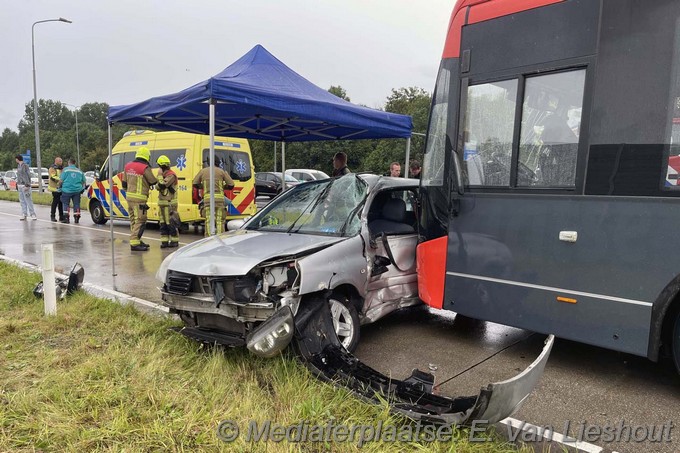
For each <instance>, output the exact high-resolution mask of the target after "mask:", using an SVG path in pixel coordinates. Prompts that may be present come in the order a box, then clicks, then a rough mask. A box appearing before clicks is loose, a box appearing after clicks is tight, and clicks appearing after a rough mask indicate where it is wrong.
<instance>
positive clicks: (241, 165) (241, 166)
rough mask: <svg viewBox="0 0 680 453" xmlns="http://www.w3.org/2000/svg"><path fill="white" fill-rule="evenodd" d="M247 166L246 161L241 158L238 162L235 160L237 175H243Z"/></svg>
mask: <svg viewBox="0 0 680 453" xmlns="http://www.w3.org/2000/svg"><path fill="white" fill-rule="evenodd" d="M247 170H248V168H247V167H246V163H245V162H244V161H243V159H239V160H238V162H236V173H238V174H239V175H244V174H245V173H246V171H247Z"/></svg>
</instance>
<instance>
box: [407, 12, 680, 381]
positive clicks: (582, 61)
mask: <svg viewBox="0 0 680 453" xmlns="http://www.w3.org/2000/svg"><path fill="white" fill-rule="evenodd" d="M678 118H680V2H679V1H677V0H460V1H458V3H457V4H456V6H455V8H454V10H453V14H452V16H451V20H450V24H449V29H448V34H447V37H446V43H445V45H444V52H443V57H442V61H441V65H440V69H439V73H438V77H437V82H436V87H435V92H434V95H433V103H432V107H431V115H430V124H429V127H428V134H427V135H428V136H427V144H426V152H425V158H424V164H423V170H422V171H423V173H422V182H421V194H422V195H421V197H422V199H421V205H422V209H421V233H422V237H423V239H422V241H421V243H420V244H419V245H418V278H419V290H420V297H421V298H422V299H423V300H424V301H425V302H426V303H427V304H429V305H430V306H432V307H436V308H444V309H448V310H452V311H454V312H456V313H459V314H462V315H464V316H469V317H472V318H477V319H482V320H488V321H493V322H498V323H502V324H506V325H511V326H516V327H521V328H525V329H529V330H532V331H537V332H542V333H554V334H555V335H556V336H558V337H562V338H566V339H570V340H576V341H580V342H584V343H588V344H592V345H597V346H601V347H605V348H609V349H614V350H618V351H624V352H627V353H631V354H636V355H640V356H646V357H648V358H649V359H651V360H654V361H656V360H658V359H659V358H660V357H661V356H662V355H669V356H670V357H672V358H673V359H674V361H675V364H676V365H677V367H678V369H679V370H680V254H678V253H675V250H674V246H675V244H677V233H678V231H680V187H679V186H678V184H677V173H678V171H680V157H678V156H679V155H680V144H679V142H680V124H679V122H678Z"/></svg>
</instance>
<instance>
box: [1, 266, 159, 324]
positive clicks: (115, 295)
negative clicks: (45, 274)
mask: <svg viewBox="0 0 680 453" xmlns="http://www.w3.org/2000/svg"><path fill="white" fill-rule="evenodd" d="M0 260H1V261H5V262H7V263H11V264H14V265H15V266H18V267H21V268H24V269H27V270H30V271H34V272H39V273H42V268H41V267H40V266H37V265H35V264H31V263H26V262H24V261H19V260H17V259H14V258H9V257H7V256H5V255H0ZM85 271H86V272H87V269H86V270H85ZM54 275H55V276H56V277H57V278H65V277H67V276H66V275H64V274H60V273H58V272H55V273H54ZM82 289H83V291H85V292H86V293H88V294H91V295H93V296H95V297H99V298H101V299H107V300H111V301H113V302H117V303H119V304H121V305H128V304H133V305H135V306H136V307H137V308H140V309H142V310H145V311H152V312H160V313H162V314H166V315H167V314H169V313H170V311H169V309H168V307H164V306H162V305H159V304H157V303H155V302H151V301H148V300H145V299H141V298H139V297H135V296H130V295H129V294H125V293H121V292H119V291H114V290H112V289H108V288H104V287H103V286H98V285H94V284H92V283H85V282H83V287H82ZM160 313H158V314H160Z"/></svg>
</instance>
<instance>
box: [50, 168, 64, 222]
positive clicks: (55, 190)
mask: <svg viewBox="0 0 680 453" xmlns="http://www.w3.org/2000/svg"><path fill="white" fill-rule="evenodd" d="M63 163H64V162H63V161H62V160H61V157H55V158H54V164H53V165H51V166H50V168H49V170H48V173H49V174H50V179H49V180H48V181H47V190H49V191H50V192H52V206H51V207H50V220H51V221H53V222H56V221H57V215H56V214H57V212H56V211H57V209H58V210H59V221H60V222H63V221H64V205H63V204H62V202H61V188H60V187H59V184H60V182H61V179H60V178H59V176H60V175H61V170H62V169H63V168H64V167H63Z"/></svg>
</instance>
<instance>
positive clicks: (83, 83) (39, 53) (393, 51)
mask: <svg viewBox="0 0 680 453" xmlns="http://www.w3.org/2000/svg"><path fill="white" fill-rule="evenodd" d="M453 4H454V0H426V1H422V2H421V1H413V0H240V1H236V0H214V1H208V0H192V1H188V0H155V1H151V0H135V1H131V0H0V62H2V63H1V65H0V68H2V69H0V74H1V75H0V130H2V129H4V128H5V127H10V128H12V129H16V128H17V124H18V122H19V120H20V119H21V117H22V116H23V114H24V105H25V103H26V102H29V101H31V100H32V99H33V84H32V78H31V70H32V68H31V25H32V24H33V22H35V21H38V20H43V19H52V18H59V17H64V18H67V19H70V20H72V21H73V23H72V24H65V23H61V22H48V23H44V24H38V25H36V27H35V54H36V55H35V58H36V73H37V86H38V97H39V98H46V99H54V100H59V101H62V102H65V103H69V104H74V105H80V104H82V103H85V102H93V101H99V102H107V103H109V104H110V105H120V104H129V103H133V102H137V101H142V100H144V99H147V98H149V97H153V96H158V95H162V94H168V93H173V92H176V91H179V90H181V89H183V88H186V87H188V86H190V85H192V84H194V83H197V82H200V81H201V80H205V79H207V78H208V77H210V76H212V75H214V74H216V73H218V72H220V71H221V70H222V69H224V68H225V67H227V66H229V65H230V64H231V63H232V62H234V61H235V60H236V59H238V58H239V57H240V56H242V55H243V54H244V53H246V52H247V51H248V50H250V49H251V48H252V47H253V46H255V45H256V44H261V45H263V46H264V47H265V48H267V49H268V50H269V51H270V52H271V53H272V54H274V56H276V57H277V58H278V59H279V60H281V61H283V62H284V63H285V64H287V65H288V66H289V67H290V68H292V69H293V70H294V71H297V72H298V73H300V74H301V75H302V76H303V77H305V78H307V79H308V80H310V81H311V82H313V83H315V84H316V85H318V86H320V87H322V88H326V89H327V88H329V87H330V86H331V85H341V86H342V87H343V88H344V89H345V90H346V91H347V94H348V95H349V97H350V98H351V100H352V102H355V103H359V104H364V105H368V106H369V107H382V106H383V104H384V102H385V99H386V98H387V96H389V95H390V93H391V91H390V90H391V89H392V88H400V87H406V86H418V87H421V88H424V89H425V90H427V91H428V92H432V90H433V88H434V81H435V76H436V72H437V68H438V66H439V61H440V58H441V53H442V49H443V47H444V39H445V34H446V27H447V25H448V19H449V15H450V13H451V10H452V9H453Z"/></svg>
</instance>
